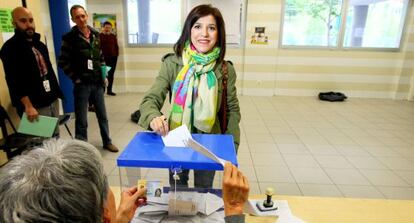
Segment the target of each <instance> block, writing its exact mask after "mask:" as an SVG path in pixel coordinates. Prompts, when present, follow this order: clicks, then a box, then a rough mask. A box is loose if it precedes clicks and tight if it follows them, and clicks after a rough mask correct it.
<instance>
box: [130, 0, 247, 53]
mask: <svg viewBox="0 0 414 223" xmlns="http://www.w3.org/2000/svg"><path fill="white" fill-rule="evenodd" d="M125 2H126V9H127V21H128V29H127V30H128V31H127V32H128V35H127V36H128V37H127V38H128V44H130V45H148V44H151V45H155V44H174V43H175V42H177V40H178V38H179V37H180V35H181V28H182V26H183V25H184V21H185V18H186V16H187V14H188V13H189V12H190V11H191V9H192V8H193V7H195V6H197V5H200V4H212V5H213V6H214V7H217V8H219V9H220V11H221V13H222V15H223V17H224V20H225V22H226V34H227V37H226V38H227V43H228V44H235V45H238V44H240V43H241V41H242V40H241V36H242V26H241V24H242V18H243V15H242V13H243V12H244V0H226V1H222V0H187V1H184V0H125Z"/></svg>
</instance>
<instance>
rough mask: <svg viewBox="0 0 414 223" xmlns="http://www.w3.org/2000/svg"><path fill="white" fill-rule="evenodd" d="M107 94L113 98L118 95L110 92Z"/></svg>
mask: <svg viewBox="0 0 414 223" xmlns="http://www.w3.org/2000/svg"><path fill="white" fill-rule="evenodd" d="M107 94H108V95H112V96H115V95H116V94H115V93H114V92H108V93H107Z"/></svg>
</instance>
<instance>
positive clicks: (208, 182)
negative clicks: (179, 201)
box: [170, 170, 216, 189]
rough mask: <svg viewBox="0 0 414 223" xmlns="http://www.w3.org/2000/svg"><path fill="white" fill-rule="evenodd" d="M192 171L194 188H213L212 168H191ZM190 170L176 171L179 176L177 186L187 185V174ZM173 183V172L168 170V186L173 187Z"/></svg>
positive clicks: (214, 172)
mask: <svg viewBox="0 0 414 223" xmlns="http://www.w3.org/2000/svg"><path fill="white" fill-rule="evenodd" d="M193 171H194V188H213V181H214V175H215V174H216V171H214V170H193ZM189 172H190V170H182V172H181V173H178V176H179V177H180V179H179V180H177V188H180V187H188V174H189ZM174 185H175V182H174V179H173V173H172V172H171V171H170V187H171V188H172V189H173V188H174Z"/></svg>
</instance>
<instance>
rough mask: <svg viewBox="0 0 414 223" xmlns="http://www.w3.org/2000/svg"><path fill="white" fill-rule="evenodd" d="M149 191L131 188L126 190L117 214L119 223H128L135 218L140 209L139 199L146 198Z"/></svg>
mask: <svg viewBox="0 0 414 223" xmlns="http://www.w3.org/2000/svg"><path fill="white" fill-rule="evenodd" d="M146 194H147V189H140V190H138V189H137V187H131V188H129V189H127V190H124V191H123V192H122V194H121V201H120V203H119V207H118V210H117V212H116V222H117V223H124V222H125V223H128V222H130V221H131V220H132V218H133V217H134V213H135V210H136V209H137V208H138V206H139V203H138V199H139V198H142V197H145V196H146Z"/></svg>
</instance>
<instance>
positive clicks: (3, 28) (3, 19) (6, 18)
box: [0, 9, 14, 33]
mask: <svg viewBox="0 0 414 223" xmlns="http://www.w3.org/2000/svg"><path fill="white" fill-rule="evenodd" d="M11 12H12V10H11V9H0V32H2V33H13V32H14V27H13V25H12V16H11Z"/></svg>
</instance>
